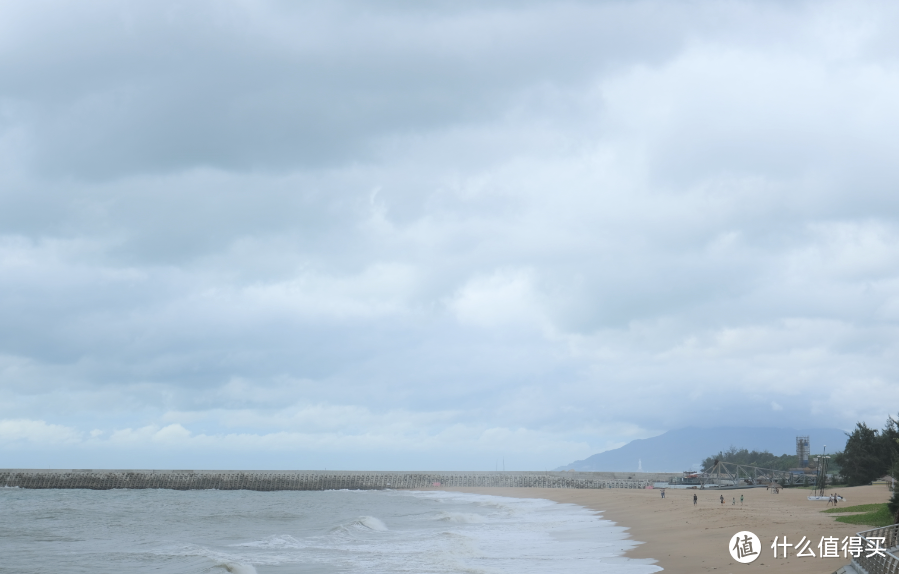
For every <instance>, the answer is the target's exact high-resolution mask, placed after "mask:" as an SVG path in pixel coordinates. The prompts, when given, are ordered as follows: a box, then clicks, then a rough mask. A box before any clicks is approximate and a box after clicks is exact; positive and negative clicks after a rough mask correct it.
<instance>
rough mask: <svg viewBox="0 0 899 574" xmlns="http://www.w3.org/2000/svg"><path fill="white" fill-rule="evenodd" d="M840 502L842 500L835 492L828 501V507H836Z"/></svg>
mask: <svg viewBox="0 0 899 574" xmlns="http://www.w3.org/2000/svg"><path fill="white" fill-rule="evenodd" d="M838 500H840V496H839V495H838V494H837V493H836V492H834V493H833V494H831V495H830V498H829V499H827V506H830V505H831V504H833V505H834V506H836V505H837V501H838Z"/></svg>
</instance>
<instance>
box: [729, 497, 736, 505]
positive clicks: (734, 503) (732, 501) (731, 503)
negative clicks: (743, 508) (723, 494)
mask: <svg viewBox="0 0 899 574" xmlns="http://www.w3.org/2000/svg"><path fill="white" fill-rule="evenodd" d="M730 505H731V506H736V505H737V497H736V496H735V497H733V498H732V499H731V500H730Z"/></svg>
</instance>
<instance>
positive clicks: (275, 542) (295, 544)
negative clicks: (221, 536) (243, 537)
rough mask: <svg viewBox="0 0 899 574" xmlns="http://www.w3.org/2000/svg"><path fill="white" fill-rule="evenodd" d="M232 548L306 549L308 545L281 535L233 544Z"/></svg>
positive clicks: (291, 537)
mask: <svg viewBox="0 0 899 574" xmlns="http://www.w3.org/2000/svg"><path fill="white" fill-rule="evenodd" d="M231 546H237V547H240V546H243V547H247V548H304V547H305V546H306V545H305V544H304V543H302V542H300V541H299V540H297V539H296V538H294V537H293V536H290V535H288V534H279V535H276V536H269V537H268V538H266V539H264V540H255V541H253V542H242V543H239V544H232V545H231Z"/></svg>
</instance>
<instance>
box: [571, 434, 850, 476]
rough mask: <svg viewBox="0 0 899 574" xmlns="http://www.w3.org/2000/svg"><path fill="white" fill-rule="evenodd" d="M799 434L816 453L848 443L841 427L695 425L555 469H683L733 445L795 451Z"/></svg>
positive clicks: (638, 440) (650, 470) (674, 470)
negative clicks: (787, 427)
mask: <svg viewBox="0 0 899 574" xmlns="http://www.w3.org/2000/svg"><path fill="white" fill-rule="evenodd" d="M797 436H808V437H810V438H809V442H810V443H811V452H812V454H820V453H821V451H822V450H823V448H824V445H827V452H836V451H840V450H843V447H844V446H846V433H844V432H843V431H841V430H839V429H805V430H796V429H783V428H781V429H778V428H737V427H719V428H706V429H703V428H693V427H691V428H684V429H678V430H673V431H668V432H666V433H665V434H661V435H659V436H656V437H652V438H645V439H637V440H634V441H631V442H629V443H627V444H626V445H624V446H623V447H621V448H616V449H614V450H607V451H606V452H601V453H599V454H594V455H593V456H590V457H588V458H585V459H584V460H576V461H574V462H572V463H571V464H568V465H565V466H560V467H559V468H557V469H555V470H581V471H604V472H615V471H621V472H633V471H637V470H638V469H642V470H643V471H644V472H682V471H684V470H691V469H693V468H696V469H698V465H699V463H700V462H701V461H702V460H703V459H704V458H706V457H709V456H712V455H714V454H717V453H718V452H719V451H723V450H727V449H728V448H729V447H730V446H735V447H737V448H746V449H749V450H758V451H762V450H767V451H769V452H771V453H773V454H776V455H781V454H795V453H796V437H797Z"/></svg>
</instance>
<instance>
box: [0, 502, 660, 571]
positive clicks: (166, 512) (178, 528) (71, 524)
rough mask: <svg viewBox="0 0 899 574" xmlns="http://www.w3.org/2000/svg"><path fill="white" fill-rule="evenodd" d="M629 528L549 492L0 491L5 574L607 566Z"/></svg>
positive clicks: (615, 565)
mask: <svg viewBox="0 0 899 574" xmlns="http://www.w3.org/2000/svg"><path fill="white" fill-rule="evenodd" d="M634 544H635V542H633V541H631V540H628V539H627V538H626V534H625V531H624V529H623V528H621V527H619V526H616V525H615V524H614V523H612V522H609V521H607V520H603V519H602V518H601V517H600V516H598V515H597V514H596V513H594V512H592V511H589V510H586V509H584V508H582V507H579V506H575V505H570V504H557V503H554V502H550V501H546V500H535V499H518V498H504V497H497V496H482V495H473V494H462V493H452V492H417V491H390V490H386V491H371V490H369V491H347V490H339V491H325V492H289V491H282V492H249V491H215V490H207V491H172V490H107V491H90V490H24V489H18V488H2V489H0V572H3V573H7V572H9V573H15V574H30V573H41V574H51V573H52V574H65V573H90V574H107V573H109V574H125V573H144V572H147V573H149V572H153V573H156V574H159V573H171V574H199V573H210V574H224V573H225V572H232V573H239V574H253V573H258V574H266V573H270V574H275V573H278V574H287V573H356V572H366V573H369V572H370V573H399V572H403V573H449V572H465V573H473V574H474V573H485V574H487V573H515V574H527V573H544V572H545V573H557V572H565V573H577V572H590V573H597V572H599V573H608V574H618V573H621V574H648V573H650V572H657V571H659V570H661V568H659V567H657V566H653V565H651V564H648V563H647V562H646V561H640V560H630V559H626V558H622V557H621V554H622V553H623V552H624V551H625V550H627V549H628V548H631V547H633V545H634Z"/></svg>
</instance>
